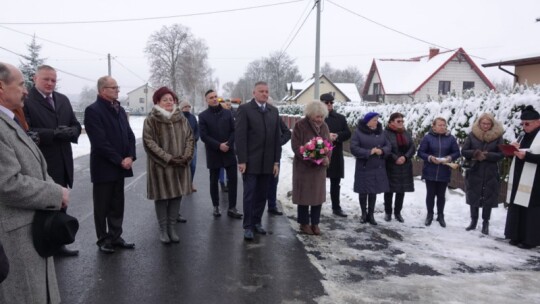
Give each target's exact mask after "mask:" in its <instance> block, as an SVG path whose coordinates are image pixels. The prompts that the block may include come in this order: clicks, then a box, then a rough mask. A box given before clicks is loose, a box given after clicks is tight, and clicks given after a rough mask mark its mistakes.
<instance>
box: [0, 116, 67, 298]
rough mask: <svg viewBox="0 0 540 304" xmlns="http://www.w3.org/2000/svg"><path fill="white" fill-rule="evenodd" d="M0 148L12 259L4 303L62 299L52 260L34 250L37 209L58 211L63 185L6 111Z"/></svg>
mask: <svg viewBox="0 0 540 304" xmlns="http://www.w3.org/2000/svg"><path fill="white" fill-rule="evenodd" d="M0 146H1V147H2V151H1V153H0V164H1V166H2V169H1V170H0V185H2V186H1V187H0V223H1V224H0V239H1V240H2V243H3V245H4V250H5V252H6V255H7V257H8V259H9V263H10V272H9V275H8V277H7V279H6V280H5V281H4V282H2V284H0V303H2V304H19V303H32V304H46V303H60V293H59V291H58V284H57V282H56V272H55V270H54V259H53V257H49V258H43V257H41V256H39V254H38V253H37V251H36V249H35V248H34V244H33V242H32V221H33V219H34V214H35V211H36V210H59V209H60V206H61V203H62V188H61V187H60V186H59V185H57V184H56V183H55V182H54V181H53V179H52V178H51V177H50V176H49V175H48V174H47V162H46V160H45V157H43V154H42V153H41V152H40V150H39V149H38V147H37V146H36V145H35V144H34V142H33V141H32V140H31V139H30V137H28V136H27V135H26V133H25V132H24V131H23V130H22V129H21V128H20V127H19V126H18V125H17V124H16V123H15V121H14V120H13V119H11V118H10V117H8V116H7V115H6V114H5V113H4V112H2V111H0ZM47 293H48V294H49V295H50V302H47Z"/></svg>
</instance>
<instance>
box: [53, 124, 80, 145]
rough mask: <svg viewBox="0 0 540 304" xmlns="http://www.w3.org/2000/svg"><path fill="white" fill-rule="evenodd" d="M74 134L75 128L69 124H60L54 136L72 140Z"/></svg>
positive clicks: (59, 138)
mask: <svg viewBox="0 0 540 304" xmlns="http://www.w3.org/2000/svg"><path fill="white" fill-rule="evenodd" d="M73 135H75V134H74V130H73V128H71V127H68V126H58V128H56V129H55V130H54V138H55V139H58V140H63V141H70V140H71V137H73Z"/></svg>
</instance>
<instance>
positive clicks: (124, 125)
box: [84, 96, 137, 183]
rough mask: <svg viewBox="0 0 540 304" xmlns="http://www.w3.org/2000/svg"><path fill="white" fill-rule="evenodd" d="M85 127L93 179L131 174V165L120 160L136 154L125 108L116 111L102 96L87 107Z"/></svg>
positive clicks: (113, 178) (103, 179)
mask: <svg viewBox="0 0 540 304" xmlns="http://www.w3.org/2000/svg"><path fill="white" fill-rule="evenodd" d="M84 129H85V130H86V134H88V139H90V144H91V149H90V176H91V179H92V183H106V182H114V181H119V180H121V179H124V178H125V177H131V176H133V170H132V169H124V168H123V167H122V160H123V159H124V158H126V157H131V158H132V159H133V161H135V160H136V159H137V157H136V154H135V135H134V134H133V131H132V130H131V127H130V126H129V121H128V117H127V114H126V111H125V110H124V108H122V107H121V106H120V107H119V111H118V112H116V110H115V109H114V108H113V107H112V106H111V102H110V101H108V100H106V99H103V98H102V97H101V96H98V97H97V100H96V101H95V102H94V103H93V104H91V105H89V106H88V107H86V110H85V111H84Z"/></svg>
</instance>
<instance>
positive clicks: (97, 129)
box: [84, 76, 136, 253]
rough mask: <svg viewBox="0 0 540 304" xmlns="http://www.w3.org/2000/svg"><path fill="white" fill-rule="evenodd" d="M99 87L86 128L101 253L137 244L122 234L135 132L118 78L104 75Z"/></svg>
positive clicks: (85, 122)
mask: <svg viewBox="0 0 540 304" xmlns="http://www.w3.org/2000/svg"><path fill="white" fill-rule="evenodd" d="M97 89H98V96H97V100H96V101H95V102H94V103H92V104H91V105H89V106H88V107H87V108H86V110H85V111H84V127H85V130H86V133H87V134H88V138H89V139H90V144H91V149H90V176H91V179H92V183H93V190H92V191H93V199H94V222H95V226H96V234H97V237H98V241H97V245H98V247H99V250H100V251H101V252H103V253H113V252H114V251H115V249H114V247H120V248H125V249H133V248H135V244H133V243H127V242H126V241H124V239H122V237H121V235H122V222H123V220H124V179H125V178H126V177H131V176H133V170H132V165H133V162H134V161H135V160H136V155H135V135H134V134H133V131H132V130H131V127H130V126H129V121H128V117H127V114H126V111H125V110H124V108H122V107H121V106H120V102H118V100H117V99H118V92H120V87H119V86H118V84H117V83H116V80H114V79H113V78H112V77H110V76H103V77H101V78H99V79H98V83H97ZM107 228H108V229H107Z"/></svg>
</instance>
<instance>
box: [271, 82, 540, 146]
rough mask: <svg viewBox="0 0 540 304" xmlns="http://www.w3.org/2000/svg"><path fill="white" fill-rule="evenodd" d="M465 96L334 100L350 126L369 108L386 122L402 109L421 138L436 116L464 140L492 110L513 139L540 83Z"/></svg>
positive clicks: (537, 99)
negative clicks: (400, 100) (406, 101)
mask: <svg viewBox="0 0 540 304" xmlns="http://www.w3.org/2000/svg"><path fill="white" fill-rule="evenodd" d="M465 95H466V96H465V97H455V96H449V97H447V98H445V99H443V100H442V101H440V102H439V101H430V102H422V103H414V104H380V105H366V104H365V103H361V102H355V103H353V102H350V103H335V104H334V109H335V110H336V111H337V112H338V113H341V114H343V115H345V117H346V118H347V122H348V124H349V125H350V126H351V127H353V128H354V127H356V124H357V123H358V120H359V119H360V118H362V117H363V116H364V115H365V114H366V113H368V112H372V111H373V112H377V113H379V114H381V121H382V122H383V124H384V125H386V123H387V120H388V118H389V117H390V114H392V113H394V112H400V113H402V114H403V115H405V123H406V128H407V129H408V130H410V131H411V132H412V134H413V137H416V138H419V137H422V136H423V134H425V133H426V132H427V131H428V130H429V128H430V127H431V122H432V121H433V119H434V118H435V117H439V116H440V117H443V118H445V119H446V120H447V121H448V129H449V130H450V132H451V133H452V135H454V136H456V137H457V138H458V140H460V141H463V140H464V139H465V137H466V136H467V134H468V133H469V132H470V131H471V127H472V124H473V123H474V121H475V120H476V119H477V118H478V116H480V115H481V114H482V113H485V112H488V113H492V114H493V115H494V116H495V118H496V119H497V120H499V121H500V122H501V123H502V124H503V126H504V129H505V133H504V136H503V137H504V139H505V140H506V141H508V142H512V141H514V140H515V139H516V136H517V135H518V134H519V132H520V131H521V127H520V125H519V123H520V119H519V115H520V111H521V109H522V108H523V107H525V106H526V105H532V106H534V107H535V109H537V110H540V86H539V85H534V86H532V87H530V86H524V85H516V86H515V87H514V90H513V91H511V92H494V91H490V92H486V93H482V94H480V95H474V94H465ZM279 110H280V113H281V114H288V115H302V113H303V106H301V105H289V106H280V107H279Z"/></svg>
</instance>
